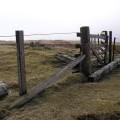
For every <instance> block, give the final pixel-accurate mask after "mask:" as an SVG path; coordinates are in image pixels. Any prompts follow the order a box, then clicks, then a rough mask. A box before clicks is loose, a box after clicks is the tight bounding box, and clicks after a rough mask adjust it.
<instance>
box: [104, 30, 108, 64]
mask: <svg viewBox="0 0 120 120" xmlns="http://www.w3.org/2000/svg"><path fill="white" fill-rule="evenodd" d="M104 32H105V55H104V64H107V62H108V61H107V59H108V54H107V51H108V33H107V31H104Z"/></svg>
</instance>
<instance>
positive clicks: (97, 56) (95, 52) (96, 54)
mask: <svg viewBox="0 0 120 120" xmlns="http://www.w3.org/2000/svg"><path fill="white" fill-rule="evenodd" d="M90 47H91V50H92V51H93V53H94V55H95V56H96V58H97V59H98V61H99V62H100V63H101V64H103V61H102V59H101V58H100V56H99V55H98V53H97V51H96V50H95V49H94V48H93V46H92V44H90Z"/></svg>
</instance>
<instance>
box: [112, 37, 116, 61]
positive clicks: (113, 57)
mask: <svg viewBox="0 0 120 120" xmlns="http://www.w3.org/2000/svg"><path fill="white" fill-rule="evenodd" d="M115 41H116V38H115V37H114V42H113V56H112V60H114V59H115V49H116V48H115Z"/></svg>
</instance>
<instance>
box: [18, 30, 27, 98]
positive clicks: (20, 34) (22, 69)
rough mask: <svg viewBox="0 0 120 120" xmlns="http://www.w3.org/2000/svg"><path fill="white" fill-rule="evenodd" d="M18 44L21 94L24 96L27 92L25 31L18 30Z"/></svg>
mask: <svg viewBox="0 0 120 120" xmlns="http://www.w3.org/2000/svg"><path fill="white" fill-rule="evenodd" d="M16 45H17V61H18V82H19V95H20V96H22V95H24V94H26V93H27V88H26V72H25V57H24V35H23V31H16Z"/></svg>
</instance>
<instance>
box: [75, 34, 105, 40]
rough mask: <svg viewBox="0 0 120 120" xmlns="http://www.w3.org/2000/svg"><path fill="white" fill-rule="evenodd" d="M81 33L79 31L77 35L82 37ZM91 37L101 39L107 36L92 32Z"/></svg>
mask: <svg viewBox="0 0 120 120" xmlns="http://www.w3.org/2000/svg"><path fill="white" fill-rule="evenodd" d="M80 36H81V33H77V37H80ZM90 38H99V39H103V40H104V39H105V36H103V35H96V34H90Z"/></svg>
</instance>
